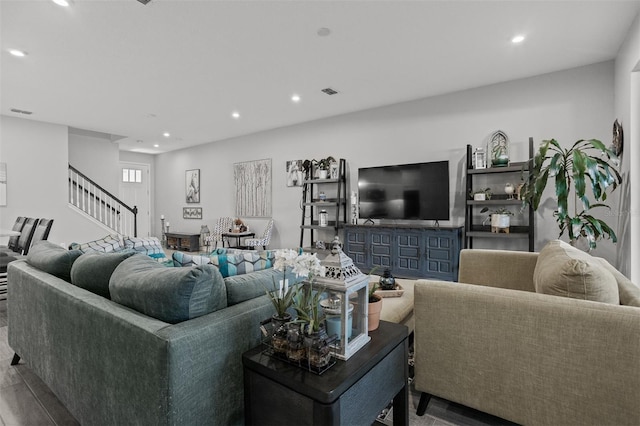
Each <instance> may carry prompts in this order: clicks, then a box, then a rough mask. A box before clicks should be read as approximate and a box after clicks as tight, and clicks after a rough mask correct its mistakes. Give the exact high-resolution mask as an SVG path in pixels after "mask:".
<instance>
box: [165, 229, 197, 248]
mask: <svg viewBox="0 0 640 426" xmlns="http://www.w3.org/2000/svg"><path fill="white" fill-rule="evenodd" d="M165 236H166V237H167V248H171V247H173V248H175V249H176V250H184V251H198V250H200V234H192V233H189V232H167V233H165Z"/></svg>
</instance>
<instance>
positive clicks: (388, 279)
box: [379, 268, 396, 290]
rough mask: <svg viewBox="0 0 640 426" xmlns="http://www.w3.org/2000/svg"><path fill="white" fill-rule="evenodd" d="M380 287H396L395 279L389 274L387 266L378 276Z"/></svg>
mask: <svg viewBox="0 0 640 426" xmlns="http://www.w3.org/2000/svg"><path fill="white" fill-rule="evenodd" d="M379 284H380V288H382V289H383V290H395V289H396V279H395V278H394V277H393V275H391V271H390V270H389V268H387V269H385V270H384V273H383V274H382V276H381V277H380V282H379Z"/></svg>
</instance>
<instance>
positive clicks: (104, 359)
mask: <svg viewBox="0 0 640 426" xmlns="http://www.w3.org/2000/svg"><path fill="white" fill-rule="evenodd" d="M8 274H9V284H8V285H9V300H8V321H9V326H8V333H9V334H8V339H9V345H10V346H11V348H12V349H13V350H14V351H15V352H16V354H17V355H18V356H19V357H20V358H22V359H23V360H24V362H26V363H27V364H28V365H29V367H30V368H32V369H33V371H34V372H35V373H36V374H37V375H38V376H39V377H40V378H41V379H42V380H43V381H44V382H45V383H46V385H47V386H48V387H49V388H50V389H51V390H52V391H53V392H54V393H55V394H56V396H57V397H58V398H59V399H60V400H61V402H62V403H63V404H64V405H65V406H66V407H67V408H68V410H69V411H70V412H71V413H72V414H73V416H74V417H75V418H76V419H77V420H78V421H79V422H80V423H81V424H83V425H116V424H118V425H121V424H140V425H145V424H149V425H204V424H207V425H222V424H224V425H227V424H239V423H242V422H243V378H242V362H241V354H242V353H243V352H244V351H246V350H248V349H250V348H252V347H254V346H256V345H258V344H259V343H260V332H259V323H260V321H262V320H264V319H266V318H268V317H270V316H271V315H272V314H273V312H274V311H273V307H272V305H271V304H270V302H269V300H268V298H267V297H266V296H265V295H264V294H265V290H264V289H265V286H266V287H271V286H273V280H274V278H275V279H279V278H281V274H282V273H281V272H277V271H274V270H273V269H265V270H261V271H256V272H251V273H247V274H244V275H236V276H230V277H227V278H222V276H221V275H220V273H219V271H218V270H217V268H215V267H214V266H212V265H200V266H195V267H190V268H168V267H165V266H163V265H162V264H160V263H159V262H157V261H156V260H154V259H152V258H150V257H148V256H145V255H143V254H132V253H126V252H121V253H109V254H95V253H94V254H89V253H85V254H82V252H80V251H77V250H64V249H62V248H60V247H56V246H54V245H52V244H51V243H47V244H44V245H42V246H40V247H35V248H34V249H33V250H32V252H31V253H30V256H29V257H28V258H27V259H26V260H19V261H16V262H12V263H11V265H10V266H9V270H8ZM287 278H288V279H289V280H290V281H291V282H292V281H293V280H294V278H295V277H294V276H288V277H287ZM105 285H106V286H107V287H106V289H105ZM105 291H106V293H105ZM100 292H102V295H99V294H96V293H100ZM145 312H146V313H145ZM16 359H17V358H16ZM14 360H15V359H14Z"/></svg>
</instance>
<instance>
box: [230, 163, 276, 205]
mask: <svg viewBox="0 0 640 426" xmlns="http://www.w3.org/2000/svg"><path fill="white" fill-rule="evenodd" d="M233 182H234V188H235V192H236V216H237V217H271V159H270V158H268V159H265V160H255V161H245V162H243V163H235V164H234V165H233Z"/></svg>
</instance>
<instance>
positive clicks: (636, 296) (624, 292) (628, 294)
mask: <svg viewBox="0 0 640 426" xmlns="http://www.w3.org/2000/svg"><path fill="white" fill-rule="evenodd" d="M594 259H596V260H598V261H599V262H600V264H601V265H602V266H603V267H604V268H605V269H606V270H607V271H609V272H611V275H613V277H614V278H615V279H616V281H617V283H618V293H619V294H620V304H621V305H625V306H635V307H640V287H638V286H637V285H635V284H634V283H632V282H631V281H629V278H627V277H625V276H624V275H622V273H621V272H620V271H618V270H617V269H616V268H614V267H613V265H611V264H610V263H609V262H607V261H606V260H605V259H603V258H601V257H595V258H594Z"/></svg>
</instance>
